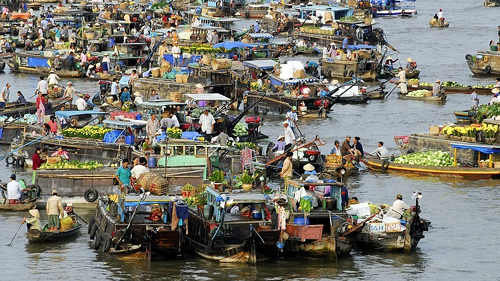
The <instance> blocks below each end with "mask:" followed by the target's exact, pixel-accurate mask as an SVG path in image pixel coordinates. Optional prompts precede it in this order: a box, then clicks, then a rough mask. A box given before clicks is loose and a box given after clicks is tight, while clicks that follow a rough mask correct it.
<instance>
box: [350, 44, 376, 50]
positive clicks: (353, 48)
mask: <svg viewBox="0 0 500 281" xmlns="http://www.w3.org/2000/svg"><path fill="white" fill-rule="evenodd" d="M348 47H349V49H350V50H362V49H377V47H375V46H372V45H348Z"/></svg>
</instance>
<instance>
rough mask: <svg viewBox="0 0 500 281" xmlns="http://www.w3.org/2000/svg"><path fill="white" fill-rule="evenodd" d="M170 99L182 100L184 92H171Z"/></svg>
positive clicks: (174, 100)
mask: <svg viewBox="0 0 500 281" xmlns="http://www.w3.org/2000/svg"><path fill="white" fill-rule="evenodd" d="M170 99H171V100H172V101H173V102H181V100H182V93H181V92H170Z"/></svg>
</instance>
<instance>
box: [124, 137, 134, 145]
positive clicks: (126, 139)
mask: <svg viewBox="0 0 500 281" xmlns="http://www.w3.org/2000/svg"><path fill="white" fill-rule="evenodd" d="M134 142H135V137H134V136H132V135H130V136H125V143H126V144H128V145H133V144H134Z"/></svg>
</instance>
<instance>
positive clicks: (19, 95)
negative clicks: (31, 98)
mask: <svg viewBox="0 0 500 281" xmlns="http://www.w3.org/2000/svg"><path fill="white" fill-rule="evenodd" d="M16 103H17V104H26V103H27V102H26V98H25V97H24V95H23V93H21V91H17V100H16Z"/></svg>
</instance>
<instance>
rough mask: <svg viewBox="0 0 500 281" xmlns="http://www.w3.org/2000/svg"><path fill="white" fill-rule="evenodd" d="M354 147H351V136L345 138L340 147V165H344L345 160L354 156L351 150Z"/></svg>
mask: <svg viewBox="0 0 500 281" xmlns="http://www.w3.org/2000/svg"><path fill="white" fill-rule="evenodd" d="M353 148H354V145H351V136H349V135H348V136H346V137H345V140H344V142H343V143H342V146H341V147H340V154H341V155H342V163H343V164H345V161H346V160H347V158H349V157H351V156H352V155H354V152H353V150H352V149H353Z"/></svg>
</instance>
